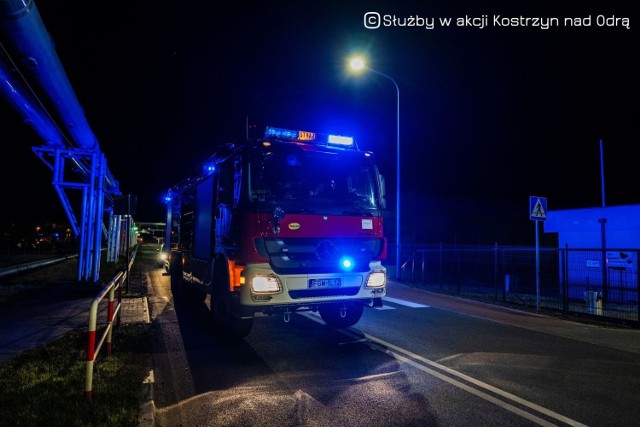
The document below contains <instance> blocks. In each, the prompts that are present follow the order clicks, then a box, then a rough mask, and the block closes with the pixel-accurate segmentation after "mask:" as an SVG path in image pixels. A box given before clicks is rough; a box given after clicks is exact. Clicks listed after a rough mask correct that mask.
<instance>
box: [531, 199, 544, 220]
mask: <svg viewBox="0 0 640 427" xmlns="http://www.w3.org/2000/svg"><path fill="white" fill-rule="evenodd" d="M531 218H541V219H546V218H547V213H546V212H545V211H544V207H543V206H542V202H541V201H540V199H538V200H537V201H536V204H535V205H534V206H533V210H532V211H531Z"/></svg>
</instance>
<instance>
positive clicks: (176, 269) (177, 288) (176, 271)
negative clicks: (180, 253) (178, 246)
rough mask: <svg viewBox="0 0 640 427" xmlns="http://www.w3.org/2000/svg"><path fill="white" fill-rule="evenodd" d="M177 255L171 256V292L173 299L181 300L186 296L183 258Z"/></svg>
mask: <svg viewBox="0 0 640 427" xmlns="http://www.w3.org/2000/svg"><path fill="white" fill-rule="evenodd" d="M175 258H178V257H176V256H175V255H174V256H172V258H171V264H170V265H169V273H170V275H171V293H172V294H173V299H174V300H176V301H179V300H181V299H182V297H183V296H184V285H183V283H182V262H181V261H182V260H181V258H182V257H180V259H177V260H176V259H175Z"/></svg>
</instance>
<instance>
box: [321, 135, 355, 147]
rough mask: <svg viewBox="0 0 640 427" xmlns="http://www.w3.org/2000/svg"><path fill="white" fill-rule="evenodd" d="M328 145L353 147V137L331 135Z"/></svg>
mask: <svg viewBox="0 0 640 427" xmlns="http://www.w3.org/2000/svg"><path fill="white" fill-rule="evenodd" d="M327 143H328V144H333V145H342V146H344V147H352V146H353V137H351V136H341V135H329V136H328V137H327Z"/></svg>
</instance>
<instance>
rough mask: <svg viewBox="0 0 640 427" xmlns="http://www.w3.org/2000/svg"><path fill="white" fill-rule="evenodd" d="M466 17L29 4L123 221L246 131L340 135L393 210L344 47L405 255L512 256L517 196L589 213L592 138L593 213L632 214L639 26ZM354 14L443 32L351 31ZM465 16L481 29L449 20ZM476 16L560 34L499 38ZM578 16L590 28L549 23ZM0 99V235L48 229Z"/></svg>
mask: <svg viewBox="0 0 640 427" xmlns="http://www.w3.org/2000/svg"><path fill="white" fill-rule="evenodd" d="M478 3H479V2H473V1H469V2H455V1H433V2H418V1H415V2H407V1H405V2H402V1H400V2H370V1H367V2H364V1H362V2H345V1H340V2H337V1H323V2H260V3H259V4H258V5H251V6H250V5H249V4H248V2H235V3H234V4H231V3H229V4H226V5H225V6H224V7H222V6H220V4H219V3H217V2H211V1H191V2H178V1H135V2H132V1H121V0H118V1H114V0H109V1H107V0H100V1H98V0H95V1H93V0H92V1H82V2H81V1H78V0H69V1H65V2H57V1H52V0H40V1H38V2H37V5H38V8H39V10H40V12H41V14H42V17H43V20H44V22H45V25H46V27H47V29H48V30H49V32H50V33H51V35H52V37H53V40H54V42H55V44H56V47H57V52H58V55H59V57H60V59H61V61H62V63H63V65H64V67H65V69H66V71H67V74H68V77H69V79H70V81H71V83H72V85H73V87H74V89H75V92H76V95H77V96H78V98H79V100H80V103H81V104H82V106H83V108H84V110H85V113H86V116H87V119H88V121H89V124H90V125H91V128H92V130H93V132H94V133H95V134H96V136H97V137H98V140H99V142H100V145H101V147H102V150H103V152H104V153H105V154H106V156H107V159H108V162H109V168H110V170H111V171H112V173H113V175H114V176H115V177H116V179H118V180H119V181H120V188H121V190H122V191H123V192H124V193H133V194H135V195H137V196H138V199H139V213H138V215H137V217H138V220H141V221H159V220H162V219H163V206H162V203H161V199H162V195H163V193H164V192H165V191H166V189H167V188H168V187H170V186H171V185H172V184H174V183H175V182H177V181H179V180H180V179H181V178H183V177H184V176H186V175H187V174H188V173H190V172H191V171H192V170H194V169H196V168H197V167H199V166H200V164H201V162H202V161H204V160H205V159H206V158H207V157H208V156H209V155H210V154H211V153H212V152H213V150H214V148H215V146H216V145H217V144H220V143H226V142H234V141H235V142H238V141H241V140H242V139H243V138H244V135H245V119H246V117H249V121H250V122H251V123H252V124H256V125H257V129H258V130H259V131H260V132H262V131H263V129H264V127H265V126H266V125H273V126H279V127H289V128H297V129H304V130H310V131H317V132H324V133H338V134H343V135H354V136H355V137H356V139H357V140H358V143H359V145H360V146H361V147H362V148H365V149H368V150H372V151H374V152H376V154H377V155H378V158H379V159H380V167H381V169H382V172H383V173H384V174H385V175H386V177H387V184H388V188H389V193H390V194H389V199H390V200H391V201H392V202H393V201H394V200H395V174H396V169H395V152H396V115H395V113H396V110H395V107H396V91H395V87H394V86H393V85H392V83H391V81H389V80H388V79H386V78H384V77H381V76H377V75H375V74H372V73H368V74H364V75H361V76H359V77H356V76H353V75H349V73H348V72H347V70H346V58H347V57H348V56H349V55H351V54H352V53H355V52H362V53H364V54H366V56H367V57H368V60H369V63H370V66H371V68H373V69H376V70H378V71H381V72H383V73H386V74H388V75H390V76H392V77H393V79H395V81H396V82H397V83H398V85H399V88H400V98H401V147H402V186H403V194H405V199H404V200H405V202H404V203H405V205H403V210H404V212H406V218H403V220H404V223H405V224H406V225H407V228H411V229H414V230H417V231H414V232H413V234H414V235H413V236H412V238H413V239H414V240H415V241H423V242H426V243H437V242H438V241H443V240H444V241H450V240H452V239H456V240H457V241H462V242H468V243H490V242H493V241H501V242H505V243H514V244H515V243H526V242H525V241H526V240H527V239H528V238H529V237H531V240H532V239H533V234H532V233H533V232H532V231H531V232H530V230H532V229H531V227H532V225H531V222H530V221H529V220H528V213H527V209H528V196H529V195H538V196H545V197H547V198H548V200H549V209H551V210H553V209H566V208H579V207H591V206H599V205H600V204H601V191H600V157H599V153H600V151H599V150H600V149H599V141H600V139H603V141H604V161H605V177H606V202H607V205H622V204H635V203H640V197H639V194H638V193H639V192H638V185H639V183H640V168H638V167H637V165H636V164H637V163H638V162H637V154H634V152H635V151H637V150H635V149H634V143H636V142H637V141H638V136H639V135H638V134H639V125H638V123H640V121H639V120H638V118H639V117H640V111H639V107H638V105H639V104H638V99H640V97H639V95H640V94H639V90H638V89H639V83H638V76H640V67H639V65H638V53H639V52H640V49H639V47H640V46H639V44H640V43H639V42H640V39H639V38H638V36H637V32H638V30H637V28H636V25H638V22H640V21H638V20H637V15H633V14H632V12H631V7H630V6H629V4H630V2H622V1H600V2H589V1H586V2H579V3H577V2H576V3H575V4H574V5H572V6H568V5H564V4H562V5H558V4H557V3H560V2H543V1H535V2H530V1H520V2H504V1H503V2H495V1H494V2H482V5H479V4H478ZM367 12H377V13H379V14H380V15H381V16H385V15H386V16H387V17H388V19H391V18H392V17H393V16H395V17H396V18H399V19H400V20H401V21H402V20H404V18H406V17H420V18H429V19H431V18H436V20H439V19H440V18H453V22H452V24H451V25H450V26H449V27H442V26H440V25H439V23H436V27H435V28H434V29H427V28H424V27H420V28H419V27H407V26H406V27H399V26H395V27H394V26H384V25H382V26H381V27H380V28H377V29H367V28H365V27H364V15H365V13H367ZM482 15H486V16H487V19H488V23H489V26H488V27H485V28H482V29H481V28H477V27H473V28H469V27H458V26H456V18H458V17H465V16H469V17H481V16H482ZM494 15H499V16H500V17H501V18H505V17H510V18H513V17H515V18H519V17H523V18H537V17H543V18H550V17H557V18H558V19H559V25H558V26H557V27H553V28H550V29H547V30H544V29H541V28H537V27H522V26H519V27H514V26H510V27H504V26H503V27H499V28H498V27H495V26H494V21H493V17H494ZM585 17H591V26H588V27H587V26H584V27H579V28H578V27H567V26H566V25H565V18H585ZM598 17H600V18H598ZM612 17H614V18H628V19H629V23H628V25H629V26H630V29H627V28H626V27H624V26H623V24H626V22H624V21H621V20H618V21H615V19H611V18H612ZM603 18H608V20H605V22H604V23H602V22H600V21H601V20H602V19H603ZM529 22H530V23H531V24H533V22H532V21H529ZM612 22H613V23H617V24H618V25H617V26H607V24H611V23H612ZM599 24H603V25H602V26H601V25H599ZM2 101H3V102H2V105H0V113H1V115H0V120H1V121H2V123H1V124H2V129H3V130H2V146H3V148H4V152H5V154H4V155H3V156H0V157H1V158H2V159H1V160H0V169H1V171H0V173H1V175H0V177H1V178H2V180H3V184H4V186H3V187H4V190H5V191H4V197H3V203H2V204H3V207H2V211H3V212H2V221H3V227H4V226H5V224H7V223H8V222H10V221H14V222H16V221H17V222H26V223H29V222H30V221H32V222H34V221H47V220H60V219H62V220H64V216H63V213H62V209H61V208H60V202H59V201H58V199H57V196H56V195H55V193H54V190H53V188H52V186H51V183H50V182H51V174H50V172H49V170H48V169H47V168H46V167H45V166H44V164H43V163H42V162H41V161H40V160H39V159H37V158H36V156H35V155H34V154H33V153H32V152H31V149H30V148H31V146H32V145H34V144H36V145H37V144H39V143H40V142H39V141H38V140H37V138H36V137H35V136H34V135H35V134H34V133H33V131H31V130H30V129H29V128H28V127H26V125H23V124H22V123H20V122H21V120H20V118H19V117H18V115H17V114H16V113H14V112H13V111H12V110H11V109H10V108H9V107H8V105H7V104H6V102H4V100H2ZM390 207H391V209H390V213H392V212H393V209H394V205H393V203H391V205H390Z"/></svg>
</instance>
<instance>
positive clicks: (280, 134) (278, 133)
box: [264, 126, 299, 139]
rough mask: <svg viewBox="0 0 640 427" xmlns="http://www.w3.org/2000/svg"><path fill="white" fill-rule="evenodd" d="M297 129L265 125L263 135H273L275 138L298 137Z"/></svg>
mask: <svg viewBox="0 0 640 427" xmlns="http://www.w3.org/2000/svg"><path fill="white" fill-rule="evenodd" d="M298 133H299V132H298V131H297V130H290V129H281V128H274V127H271V126H267V130H266V131H265V132H264V136H275V137H276V138H284V139H298Z"/></svg>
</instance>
